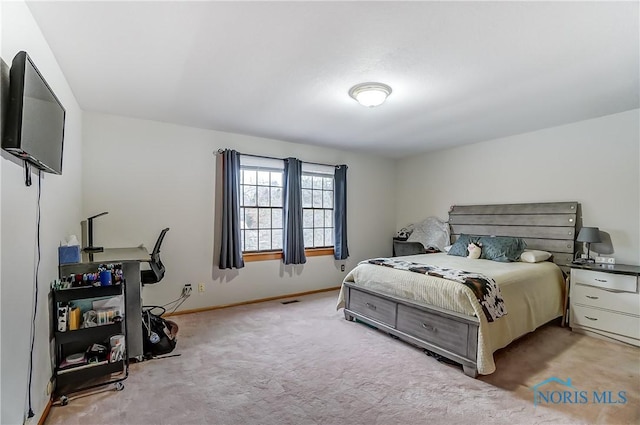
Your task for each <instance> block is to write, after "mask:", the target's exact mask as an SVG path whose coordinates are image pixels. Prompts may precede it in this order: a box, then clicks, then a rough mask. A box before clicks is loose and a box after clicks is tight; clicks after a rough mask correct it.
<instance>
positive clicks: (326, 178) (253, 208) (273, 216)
mask: <svg viewBox="0 0 640 425" xmlns="http://www.w3.org/2000/svg"><path fill="white" fill-rule="evenodd" d="M283 182H284V162H283V161H282V160H277V159H270V158H261V157H253V156H249V155H242V156H241V157H240V238H241V246H242V252H243V253H245V254H256V257H257V258H260V257H261V256H260V255H258V254H261V255H268V257H264V258H262V259H271V258H278V257H276V255H278V254H280V253H281V251H282V244H283V237H284V231H283V214H284V209H283V201H284V187H283V186H284V185H283ZM300 184H301V190H302V218H303V229H302V231H303V236H304V247H305V249H316V248H333V167H329V166H319V165H315V164H308V163H303V164H302V180H301V182H300ZM323 254H326V253H323ZM280 255H281V254H280ZM316 255H320V254H319V253H316Z"/></svg>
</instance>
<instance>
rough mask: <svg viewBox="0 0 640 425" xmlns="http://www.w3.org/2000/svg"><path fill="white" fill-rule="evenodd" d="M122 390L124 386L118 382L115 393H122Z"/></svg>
mask: <svg viewBox="0 0 640 425" xmlns="http://www.w3.org/2000/svg"><path fill="white" fill-rule="evenodd" d="M122 390H124V384H123V383H122V382H118V383H117V384H116V391H122Z"/></svg>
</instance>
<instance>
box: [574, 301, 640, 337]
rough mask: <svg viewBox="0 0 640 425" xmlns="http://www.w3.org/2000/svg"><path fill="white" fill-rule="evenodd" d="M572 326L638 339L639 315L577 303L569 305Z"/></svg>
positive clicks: (639, 328)
mask: <svg viewBox="0 0 640 425" xmlns="http://www.w3.org/2000/svg"><path fill="white" fill-rule="evenodd" d="M571 323H572V326H574V325H577V326H584V327H588V328H593V329H599V330H602V331H606V332H611V333H614V334H618V335H624V336H627V337H629V338H635V339H638V340H640V317H638V316H628V315H626V314H618V313H612V312H609V311H604V310H598V309H595V308H590V307H583V306H579V305H572V306H571Z"/></svg>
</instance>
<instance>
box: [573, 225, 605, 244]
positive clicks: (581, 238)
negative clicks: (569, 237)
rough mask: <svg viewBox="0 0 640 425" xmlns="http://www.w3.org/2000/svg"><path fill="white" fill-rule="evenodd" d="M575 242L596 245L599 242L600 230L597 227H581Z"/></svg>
mask: <svg viewBox="0 0 640 425" xmlns="http://www.w3.org/2000/svg"><path fill="white" fill-rule="evenodd" d="M576 241H578V242H589V243H598V242H600V229H598V228H597V227H583V228H582V229H580V233H578V238H577V239H576Z"/></svg>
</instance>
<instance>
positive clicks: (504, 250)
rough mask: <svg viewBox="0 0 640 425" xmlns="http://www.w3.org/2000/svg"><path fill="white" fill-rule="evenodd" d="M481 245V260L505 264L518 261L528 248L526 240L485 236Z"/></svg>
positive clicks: (481, 239) (481, 240)
mask: <svg viewBox="0 0 640 425" xmlns="http://www.w3.org/2000/svg"><path fill="white" fill-rule="evenodd" d="M480 243H481V244H482V254H481V255H480V258H482V259H484V260H492V261H500V262H503V263H508V262H510V261H518V260H519V259H520V255H521V254H522V253H523V252H524V249H525V248H526V247H527V243H526V242H525V241H524V239H522V238H513V237H510V236H483V237H481V238H480Z"/></svg>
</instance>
